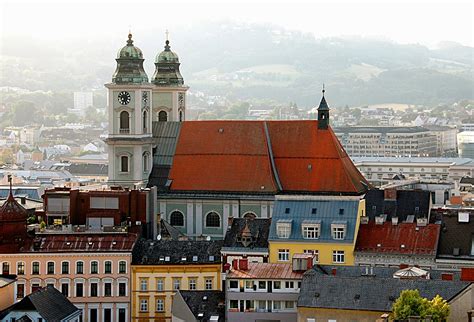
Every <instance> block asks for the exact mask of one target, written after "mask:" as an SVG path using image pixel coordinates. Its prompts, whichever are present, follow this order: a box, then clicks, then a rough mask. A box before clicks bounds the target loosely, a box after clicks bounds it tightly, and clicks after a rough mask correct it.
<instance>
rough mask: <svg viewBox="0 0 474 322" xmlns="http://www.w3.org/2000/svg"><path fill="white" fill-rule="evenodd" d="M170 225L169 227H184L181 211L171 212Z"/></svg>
mask: <svg viewBox="0 0 474 322" xmlns="http://www.w3.org/2000/svg"><path fill="white" fill-rule="evenodd" d="M170 225H171V226H178V227H183V226H184V215H183V213H182V212H181V211H177V210H175V211H173V212H172V213H171V215H170Z"/></svg>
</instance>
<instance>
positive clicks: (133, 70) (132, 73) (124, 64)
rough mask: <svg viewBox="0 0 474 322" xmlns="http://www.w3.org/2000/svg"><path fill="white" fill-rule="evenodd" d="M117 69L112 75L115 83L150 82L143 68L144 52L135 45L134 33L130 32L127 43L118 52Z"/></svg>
mask: <svg viewBox="0 0 474 322" xmlns="http://www.w3.org/2000/svg"><path fill="white" fill-rule="evenodd" d="M115 60H116V61H117V69H116V70H115V73H114V75H113V76H112V83H115V84H141V83H147V82H148V76H147V74H146V72H145V69H144V68H143V61H144V59H143V53H142V51H141V50H140V48H138V47H136V46H134V45H133V40H132V34H131V33H129V34H128V40H127V45H126V46H124V47H122V48H121V49H120V50H119V52H118V54H117V59H115Z"/></svg>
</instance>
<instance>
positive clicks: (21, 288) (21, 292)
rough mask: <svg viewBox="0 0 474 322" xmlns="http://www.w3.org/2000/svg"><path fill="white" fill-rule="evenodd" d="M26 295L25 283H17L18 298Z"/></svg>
mask: <svg viewBox="0 0 474 322" xmlns="http://www.w3.org/2000/svg"><path fill="white" fill-rule="evenodd" d="M24 297H25V284H17V285H16V298H17V299H22V298H24Z"/></svg>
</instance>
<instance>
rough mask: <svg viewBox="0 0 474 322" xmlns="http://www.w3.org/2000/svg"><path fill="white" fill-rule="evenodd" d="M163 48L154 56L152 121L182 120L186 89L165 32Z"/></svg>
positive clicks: (184, 109)
mask: <svg viewBox="0 0 474 322" xmlns="http://www.w3.org/2000/svg"><path fill="white" fill-rule="evenodd" d="M166 34H167V36H166V38H167V39H166V42H165V49H164V50H163V51H162V52H161V53H159V54H158V55H157V56H156V59H155V73H154V74H153V78H152V80H151V82H152V83H153V84H154V85H155V86H154V87H153V104H152V115H153V116H152V118H153V121H159V122H167V121H178V122H182V121H184V120H185V118H186V91H187V90H188V89H189V87H188V86H186V85H184V80H183V76H182V75H181V73H180V72H179V65H180V63H179V58H178V55H177V54H176V53H174V52H172V51H171V47H170V42H169V40H168V32H166Z"/></svg>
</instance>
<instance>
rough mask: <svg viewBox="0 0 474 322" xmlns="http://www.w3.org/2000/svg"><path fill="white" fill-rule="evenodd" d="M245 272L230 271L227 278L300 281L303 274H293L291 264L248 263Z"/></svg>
mask: <svg viewBox="0 0 474 322" xmlns="http://www.w3.org/2000/svg"><path fill="white" fill-rule="evenodd" d="M248 268H249V269H248V270H246V271H243V270H236V269H232V270H231V271H230V272H229V273H228V274H227V278H241V279H255V278H259V279H302V278H303V274H304V272H294V271H293V269H292V265H291V264H276V263H275V264H274V263H249V267H248Z"/></svg>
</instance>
